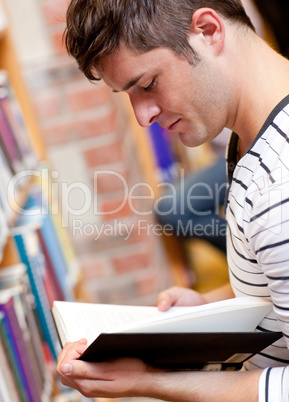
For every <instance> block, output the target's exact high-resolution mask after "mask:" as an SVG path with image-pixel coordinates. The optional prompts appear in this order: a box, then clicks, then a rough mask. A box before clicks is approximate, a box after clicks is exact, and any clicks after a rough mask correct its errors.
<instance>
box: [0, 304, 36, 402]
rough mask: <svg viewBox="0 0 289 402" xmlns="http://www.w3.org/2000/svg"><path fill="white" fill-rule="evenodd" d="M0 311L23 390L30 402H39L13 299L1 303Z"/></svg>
mask: <svg viewBox="0 0 289 402" xmlns="http://www.w3.org/2000/svg"><path fill="white" fill-rule="evenodd" d="M0 311H1V312H2V313H3V314H5V316H6V319H7V321H6V322H7V332H8V334H9V337H10V339H11V341H12V342H13V347H14V350H15V354H16V356H17V362H18V364H19V369H20V372H21V376H22V380H23V383H24V388H25V391H26V392H27V399H28V401H31V402H41V392H40V390H39V388H38V386H37V381H36V379H35V375H34V373H33V370H32V367H31V365H30V358H29V354H28V351H27V348H26V345H25V341H24V338H23V334H22V331H21V327H20V325H19V322H18V319H17V315H16V311H15V307H14V302H13V297H10V298H9V299H8V300H7V301H4V302H3V301H2V303H0Z"/></svg>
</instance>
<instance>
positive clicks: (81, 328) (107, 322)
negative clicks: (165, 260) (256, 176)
mask: <svg viewBox="0 0 289 402" xmlns="http://www.w3.org/2000/svg"><path fill="white" fill-rule="evenodd" d="M52 311H53V314H54V319H55V321H56V323H57V326H58V331H59V335H60V337H61V340H62V343H65V342H67V341H70V342H75V341H77V340H79V339H81V338H86V339H87V340H88V343H89V344H90V343H91V342H93V341H94V339H95V338H96V337H98V336H99V334H100V333H103V332H110V331H112V330H113V329H115V328H117V327H119V326H122V325H130V324H134V323H135V322H137V321H144V320H147V319H151V318H154V317H158V316H160V315H161V314H162V313H161V312H159V311H158V309H157V308H156V307H143V306H140V307H137V306H119V305H108V304H90V303H74V302H54V307H53V309H52ZM60 316H61V317H60ZM61 328H62V329H61Z"/></svg>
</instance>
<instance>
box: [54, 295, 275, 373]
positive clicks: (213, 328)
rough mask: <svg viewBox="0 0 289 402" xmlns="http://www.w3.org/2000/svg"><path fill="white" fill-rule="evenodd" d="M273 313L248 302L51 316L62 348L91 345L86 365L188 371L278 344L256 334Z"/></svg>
mask: <svg viewBox="0 0 289 402" xmlns="http://www.w3.org/2000/svg"><path fill="white" fill-rule="evenodd" d="M271 309H272V304H271V303H269V302H268V301H265V300H263V299H261V298H249V297H248V298H247V297H240V298H235V299H229V300H224V301H220V302H216V303H210V304H204V305H202V306H194V307H172V308H171V309H170V310H169V311H167V312H160V311H158V309H157V308H156V307H144V306H121V305H107V304H90V303H77V302H62V301H55V302H54V303H53V307H52V315H53V318H54V321H55V325H56V328H57V331H58V334H59V338H60V342H61V344H62V345H64V344H65V342H67V341H70V342H74V341H77V340H79V339H81V338H86V339H87V340H88V344H89V345H90V346H89V348H88V349H87V350H86V351H85V352H84V354H83V355H82V356H81V359H83V360H87V361H104V360H107V359H112V358H117V357H138V358H141V359H142V360H144V361H146V362H148V363H150V364H154V365H161V366H172V367H176V368H189V367H193V366H203V365H205V364H208V363H211V362H218V363H224V362H227V363H228V364H230V363H235V362H236V360H237V363H240V362H243V361H244V360H245V359H247V358H248V357H250V356H251V355H252V354H255V353H257V352H259V351H260V350H261V349H263V348H265V347H266V346H267V345H269V344H271V343H272V342H274V341H276V340H277V339H278V338H280V336H281V334H277V335H276V333H273V334H272V333H261V332H254V330H255V329H256V326H257V325H258V324H259V323H260V321H261V320H262V319H263V318H264V317H265V316H266V315H267V314H269V313H270V311H271ZM236 354H237V355H238V356H236ZM240 354H242V357H241V356H240ZM210 355H211V356H210ZM232 356H235V357H234V362H232V361H231V360H232V359H231V358H232ZM228 359H229V360H230V361H229V360H228Z"/></svg>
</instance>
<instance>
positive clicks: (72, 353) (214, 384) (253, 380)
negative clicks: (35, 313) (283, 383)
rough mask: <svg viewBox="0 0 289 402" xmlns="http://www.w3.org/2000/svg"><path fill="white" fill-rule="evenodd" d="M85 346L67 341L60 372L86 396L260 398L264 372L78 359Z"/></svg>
mask: <svg viewBox="0 0 289 402" xmlns="http://www.w3.org/2000/svg"><path fill="white" fill-rule="evenodd" d="M85 348H86V346H85V344H84V343H83V341H81V342H80V343H68V344H67V345H65V347H64V349H63V351H62V352H61V354H60V355H59V358H58V365H57V371H58V373H59V374H60V378H61V381H62V383H63V384H64V385H67V386H69V387H72V388H75V389H77V390H78V391H80V392H81V393H82V394H83V395H85V396H86V397H103V398H118V397H132V396H138V397H139V396H144V397H151V398H158V399H163V400H167V401H172V402H180V401H183V402H192V401H199V402H202V401H204V402H207V401H216V402H217V401H220V402H226V401H227V402H231V401H235V402H238V401H244V400H246V399H247V400H250V401H252V402H254V401H257V400H258V382H259V377H260V374H261V372H262V371H259V370H258V371H257V370H256V371H251V372H236V373H235V372H198V371H160V370H156V369H154V368H152V367H150V366H148V365H146V364H145V363H143V362H142V361H140V360H137V359H118V360H115V361H110V362H104V363H87V362H83V361H80V360H76V359H77V357H78V356H79V355H80V354H81V353H82V352H83V351H84V349H85Z"/></svg>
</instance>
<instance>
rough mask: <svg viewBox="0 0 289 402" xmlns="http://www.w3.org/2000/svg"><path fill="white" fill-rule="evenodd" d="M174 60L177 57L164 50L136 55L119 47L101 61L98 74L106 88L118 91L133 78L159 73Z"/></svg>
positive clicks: (154, 50)
mask: <svg viewBox="0 0 289 402" xmlns="http://www.w3.org/2000/svg"><path fill="white" fill-rule="evenodd" d="M174 58H177V56H176V55H175V54H174V53H173V52H172V51H171V50H169V49H166V48H156V49H153V50H150V51H147V52H143V53H136V52H134V51H132V50H131V49H128V48H126V47H121V48H119V49H117V50H115V51H114V52H113V53H112V54H110V55H109V56H106V57H105V58H104V59H103V60H102V63H101V69H100V71H99V72H98V73H99V76H100V77H101V78H102V79H103V80H104V82H105V83H106V84H107V85H108V86H110V87H111V88H113V89H115V90H117V91H119V90H122V89H123V88H124V86H125V83H127V82H129V81H131V80H133V79H134V77H141V76H148V75H150V74H156V73H160V72H161V71H162V70H163V68H164V66H165V65H168V64H171V63H172V62H173V61H174Z"/></svg>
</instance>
